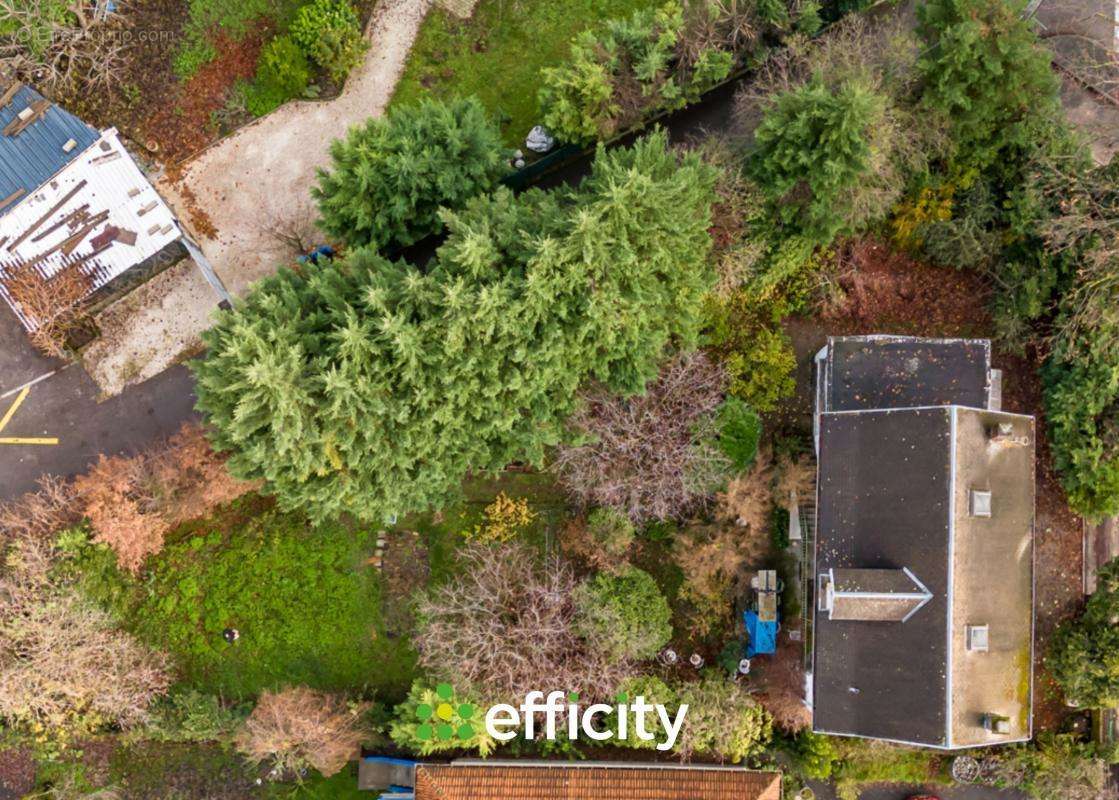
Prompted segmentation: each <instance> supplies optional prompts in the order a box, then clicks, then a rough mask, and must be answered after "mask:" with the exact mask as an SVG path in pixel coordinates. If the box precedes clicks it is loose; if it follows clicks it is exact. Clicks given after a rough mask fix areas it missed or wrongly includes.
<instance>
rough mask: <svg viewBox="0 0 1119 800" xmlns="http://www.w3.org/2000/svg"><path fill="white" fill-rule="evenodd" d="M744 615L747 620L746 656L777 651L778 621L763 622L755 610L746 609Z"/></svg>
mask: <svg viewBox="0 0 1119 800" xmlns="http://www.w3.org/2000/svg"><path fill="white" fill-rule="evenodd" d="M742 616H743V618H744V619H745V620H746V640H747V641H746V658H753V657H754V656H756V655H763V656H764V655H771V654H772V653H773V652H774V651H776V650H777V623H776V622H762V621H761V620H760V619H758V615H757V612H754V611H746V612H744V613H743V615H742Z"/></svg>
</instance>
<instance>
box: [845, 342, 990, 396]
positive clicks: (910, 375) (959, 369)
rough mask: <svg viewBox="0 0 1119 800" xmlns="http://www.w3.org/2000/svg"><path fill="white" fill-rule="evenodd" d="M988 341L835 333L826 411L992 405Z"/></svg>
mask: <svg viewBox="0 0 1119 800" xmlns="http://www.w3.org/2000/svg"><path fill="white" fill-rule="evenodd" d="M990 366H991V344H990V342H989V341H988V340H986V339H916V338H913V337H902V336H897V337H865V336H850V337H833V338H832V339H829V341H828V371H827V380H828V387H827V390H828V398H827V399H828V402H827V408H826V409H823V410H826V411H855V410H860V409H873V408H913V407H916V406H944V405H953V404H954V405H961V406H970V407H971V408H986V407H987V401H988V397H989V386H988V377H989V371H990Z"/></svg>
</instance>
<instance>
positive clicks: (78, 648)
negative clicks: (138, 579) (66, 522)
mask: <svg viewBox="0 0 1119 800" xmlns="http://www.w3.org/2000/svg"><path fill="white" fill-rule="evenodd" d="M55 561H56V557H55V552H54V550H53V547H52V545H51V544H50V543H48V542H47V540H45V539H44V538H41V537H35V536H26V535H25V536H20V537H19V538H18V539H17V540H16V541H15V542H13V543H12V545H11V547H10V549H9V552H8V558H7V569H6V571H5V572H4V573H3V575H2V576H0V597H2V598H3V602H0V719H4V720H5V721H6V722H8V723H16V724H40V725H43V726H44V727H46V728H49V729H65V730H76V731H79V732H89V731H91V730H95V729H97V728H99V727H101V726H103V725H119V726H122V727H130V726H134V725H137V724H140V723H142V722H143V721H144V720H145V719H146V718H147V709H148V706H149V705H150V704H151V702H152V701H153V700H154V699H155V698H156V697H157V696H159V695H161V694H163V693H164V692H166V690H167V687H168V686H169V684H170V675H169V673H168V670H167V665H166V660H165V659H164V657H163V656H162V655H161V654H159V653H156V652H154V651H152V650H149V649H148V648H147V647H145V646H144V645H142V644H141V643H139V642H138V641H136V640H135V639H134V638H132V636H130V635H129V634H127V633H124V632H122V631H120V630H117V629H116V627H115V626H114V624H113V621H112V619H111V618H110V617H109V615H108V614H106V613H105V612H104V611H102V610H101V609H100V608H98V607H97V606H96V605H94V604H93V603H92V602H90V601H88V600H86V599H85V598H83V597H81V596H80V595H78V594H76V593H75V592H73V590H72V589H70V588H69V587H67V586H66V585H64V584H63V583H62V582H61V580H60V579H59V578H58V577H57V575H56V572H55V570H54V566H55Z"/></svg>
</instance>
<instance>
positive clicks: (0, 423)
mask: <svg viewBox="0 0 1119 800" xmlns="http://www.w3.org/2000/svg"><path fill="white" fill-rule="evenodd" d="M30 391H31V387H30V386H24V387H23V391H22V392H20V393H19V395H18V396H17V397H16V401H15V402H14V403H12V406H11V408H9V409H8V410H7V412H6V413H5V414H4V418H3V419H0V431H2V430H4V428H6V427H8V423H9V422H11V421H12V417H14V416H15V415H16V411H18V410H19V407H20V406H21V405H22V404H23V400H24V398H25V397H27V393H28V392H30Z"/></svg>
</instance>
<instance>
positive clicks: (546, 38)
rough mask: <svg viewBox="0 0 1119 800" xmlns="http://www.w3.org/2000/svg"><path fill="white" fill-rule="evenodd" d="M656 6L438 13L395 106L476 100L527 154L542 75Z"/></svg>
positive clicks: (636, 0) (511, 7) (502, 2)
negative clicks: (580, 45) (579, 42)
mask: <svg viewBox="0 0 1119 800" xmlns="http://www.w3.org/2000/svg"><path fill="white" fill-rule="evenodd" d="M656 5H657V3H656V2H654V1H653V0H598V2H596V1H595V0H559V1H558V2H554V3H531V2H527V1H526V0H515V2H506V0H481V2H479V3H478V4H477V6H476V7H475V9H474V15H473V16H472V17H471V18H470V19H468V20H462V19H459V18H458V17H456V16H455V15H454V14H451V13H450V12H448V11H446V10H444V9H442V8H435V9H433V10H432V11H431V12H430V13H429V14H428V16H427V20H426V21H425V22H424V24H423V27H422V28H421V29H420V35H419V37H418V38H417V40H416V44H415V46H414V47H413V48H412V54H411V56H410V57H409V59H408V65H407V67H406V68H405V70H404V74H403V76H402V77H401V79H400V83H399V85H398V86H397V88H396V93H395V94H394V95H393V99H392V102H393V104H396V105H408V104H411V103H414V102H416V100H417V99H418V98H419V97H422V96H424V95H427V94H430V95H433V96H435V97H454V96H456V95H457V96H465V95H476V96H477V97H478V98H480V99H481V100H482V103H483V104H484V105H485V106H486V108H488V109H489V110H490V111H491V112H492V113H494V114H495V115H496V116H497V117H498V118H499V121H500V122H501V126H502V132H503V134H504V136H505V141H506V142H507V143H508V144H509V145H511V146H523V142H524V137H525V135H526V134H527V133H528V131H529V129H530V128H532V126H533V125H535V124H537V123H538V122H539V120H538V119H537V105H536V90H537V89H538V88H539V85H540V77H539V74H540V69H541V67H545V66H554V65H556V64H559V63H562V62H563V61H564V59H565V58H566V57H567V55H568V52H569V50H570V47H571V40H572V39H573V38H574V37H575V35H576V34H577V33H578V32H579V31H582V30H585V29H586V28H589V27H591V26H593V25H594V24H595V23H597V22H599V21H602V20H607V19H613V18H619V17H625V16H627V15H629V14H630V13H632V12H633V11H636V10H639V9H645V8H653V7H655V6H656Z"/></svg>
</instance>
